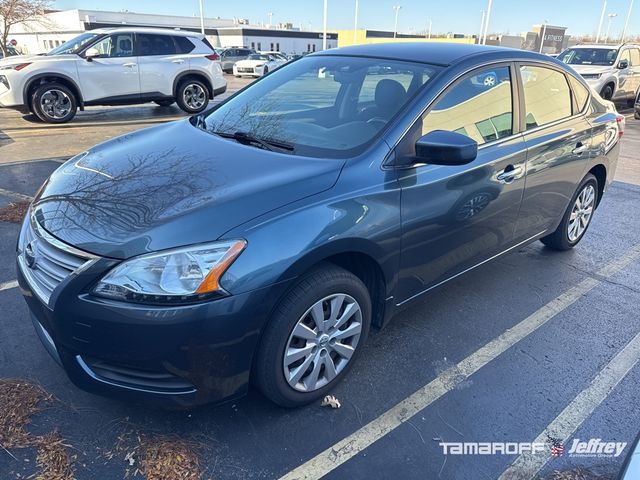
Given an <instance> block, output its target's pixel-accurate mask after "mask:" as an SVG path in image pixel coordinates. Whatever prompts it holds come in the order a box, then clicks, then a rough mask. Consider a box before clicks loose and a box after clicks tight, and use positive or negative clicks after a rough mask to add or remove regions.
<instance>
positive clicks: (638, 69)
mask: <svg viewBox="0 0 640 480" xmlns="http://www.w3.org/2000/svg"><path fill="white" fill-rule="evenodd" d="M630 56H631V70H632V73H631V74H632V76H633V87H632V89H633V91H634V92H637V91H638V88H640V48H638V47H634V48H631V49H630Z"/></svg>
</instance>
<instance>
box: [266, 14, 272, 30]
mask: <svg viewBox="0 0 640 480" xmlns="http://www.w3.org/2000/svg"><path fill="white" fill-rule="evenodd" d="M267 17H269V27H271V25H273V23H272V22H273V20H272V19H273V12H269V13H267Z"/></svg>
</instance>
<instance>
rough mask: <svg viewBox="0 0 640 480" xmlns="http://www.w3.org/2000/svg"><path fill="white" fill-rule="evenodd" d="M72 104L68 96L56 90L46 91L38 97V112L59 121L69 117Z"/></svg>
mask: <svg viewBox="0 0 640 480" xmlns="http://www.w3.org/2000/svg"><path fill="white" fill-rule="evenodd" d="M71 108H72V102H71V99H70V98H69V96H68V95H67V94H66V93H65V92H63V91H62V90H58V89H56V88H54V89H51V90H47V91H46V92H44V94H43V95H42V96H41V97H40V110H41V111H42V113H43V114H44V115H46V116H47V117H49V118H52V119H56V120H60V119H62V118H65V117H66V116H67V115H69V112H70V111H71Z"/></svg>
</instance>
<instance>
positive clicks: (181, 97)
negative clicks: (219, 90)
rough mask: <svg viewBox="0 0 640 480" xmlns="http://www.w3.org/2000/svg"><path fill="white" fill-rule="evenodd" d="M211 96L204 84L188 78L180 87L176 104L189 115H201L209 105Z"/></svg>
mask: <svg viewBox="0 0 640 480" xmlns="http://www.w3.org/2000/svg"><path fill="white" fill-rule="evenodd" d="M210 98H211V95H210V94H209V89H208V88H207V86H206V85H205V84H204V82H202V81H200V80H198V79H195V78H188V79H186V80H183V81H182V82H180V84H179V85H178V89H177V91H176V103H177V104H178V106H179V107H180V108H181V109H182V110H184V111H185V112H187V113H189V114H194V113H200V112H201V111H203V110H204V109H205V108H207V106H208V105H209V100H210Z"/></svg>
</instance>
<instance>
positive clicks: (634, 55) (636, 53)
mask: <svg viewBox="0 0 640 480" xmlns="http://www.w3.org/2000/svg"><path fill="white" fill-rule="evenodd" d="M631 65H633V66H634V67H640V50H639V49H637V48H633V49H631Z"/></svg>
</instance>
